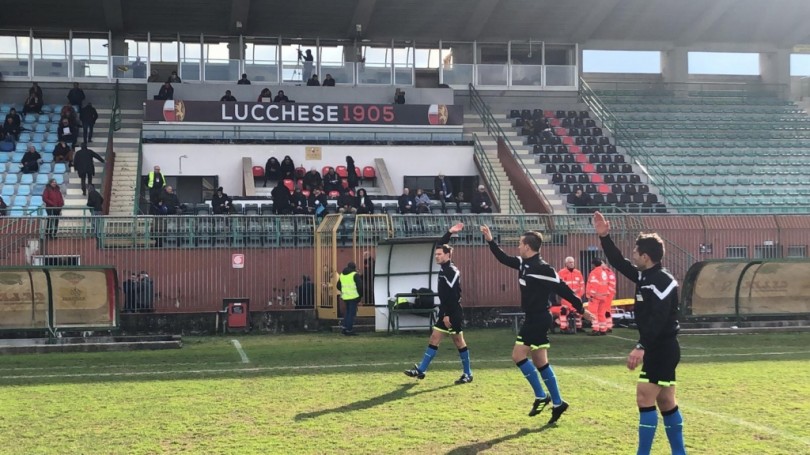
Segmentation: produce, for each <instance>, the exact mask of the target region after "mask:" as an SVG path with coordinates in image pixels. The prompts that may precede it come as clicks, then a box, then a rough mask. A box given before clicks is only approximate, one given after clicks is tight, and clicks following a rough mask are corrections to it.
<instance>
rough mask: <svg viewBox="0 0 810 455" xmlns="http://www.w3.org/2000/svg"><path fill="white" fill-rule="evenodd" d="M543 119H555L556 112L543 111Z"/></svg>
mask: <svg viewBox="0 0 810 455" xmlns="http://www.w3.org/2000/svg"><path fill="white" fill-rule="evenodd" d="M543 117H545V118H550V119H555V115H554V111H543ZM555 120H556V119H555Z"/></svg>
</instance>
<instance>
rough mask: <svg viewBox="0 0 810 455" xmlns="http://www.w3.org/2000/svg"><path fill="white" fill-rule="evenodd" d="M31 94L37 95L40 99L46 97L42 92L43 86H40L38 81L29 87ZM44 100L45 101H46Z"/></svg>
mask: <svg viewBox="0 0 810 455" xmlns="http://www.w3.org/2000/svg"><path fill="white" fill-rule="evenodd" d="M31 95H36V96H37V98H39V99H40V100H44V99H45V96H44V95H43V94H42V87H40V86H39V83H38V82H34V83H32V84H31V87H30V88H29V89H28V96H31ZM42 102H43V103H44V102H45V101H42Z"/></svg>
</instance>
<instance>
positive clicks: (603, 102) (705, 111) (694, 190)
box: [582, 83, 810, 213]
mask: <svg viewBox="0 0 810 455" xmlns="http://www.w3.org/2000/svg"><path fill="white" fill-rule="evenodd" d="M582 85H583V89H584V90H583V93H585V90H588V91H590V94H589V95H587V96H585V98H587V99H588V100H589V105H590V106H591V107H592V108H594V110H598V111H599V115H600V117H601V120H602V121H603V122H604V123H605V129H606V130H611V131H613V134H614V135H615V136H616V138H617V141H618V143H619V144H620V145H625V146H627V147H628V148H629V149H630V150H631V153H630V154H631V156H632V159H633V161H635V162H636V163H638V164H641V165H643V166H644V168H645V169H646V170H647V171H648V173H649V177H650V179H651V180H652V181H656V182H660V183H659V188H660V192H661V195H662V196H664V198H666V199H667V201H668V203H669V204H670V205H671V206H673V207H674V208H676V209H677V211H678V212H680V213H808V211H810V204H808V203H807V198H808V197H810V176H808V174H807V172H806V168H807V166H808V165H810V117H808V116H807V114H806V112H805V111H804V109H802V108H800V107H799V106H798V105H797V104H795V103H793V102H791V101H784V100H782V99H781V98H780V97H779V96H778V95H777V94H775V93H767V92H762V91H754V88H752V87H745V86H743V87H739V88H737V89H730V90H714V91H712V90H698V89H697V88H695V89H684V90H668V89H647V90H631V89H616V88H615V87H614V88H612V89H599V88H598V87H597V88H595V89H593V90H591V89H590V87H588V85H587V84H585V83H583V84H582Z"/></svg>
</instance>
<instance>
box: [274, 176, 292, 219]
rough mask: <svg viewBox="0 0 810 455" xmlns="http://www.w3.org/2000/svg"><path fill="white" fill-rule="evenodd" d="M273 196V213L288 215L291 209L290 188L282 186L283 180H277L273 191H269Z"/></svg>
mask: <svg viewBox="0 0 810 455" xmlns="http://www.w3.org/2000/svg"><path fill="white" fill-rule="evenodd" d="M270 197H271V198H273V213H274V214H276V215H289V214H290V212H291V211H292V207H291V206H290V190H289V189H288V188H287V187H286V186H284V182H283V181H281V180H279V181H278V183H277V184H276V187H275V188H273V191H271V192H270Z"/></svg>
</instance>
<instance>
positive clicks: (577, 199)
mask: <svg viewBox="0 0 810 455" xmlns="http://www.w3.org/2000/svg"><path fill="white" fill-rule="evenodd" d="M568 203H569V204H571V205H573V206H574V207H575V208H576V212H577V213H592V212H593V211H594V210H593V199H592V198H591V195H590V194H588V193H585V192H583V191H582V189H581V188H577V191H576V192H575V193H573V194H570V195H569V196H568Z"/></svg>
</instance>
